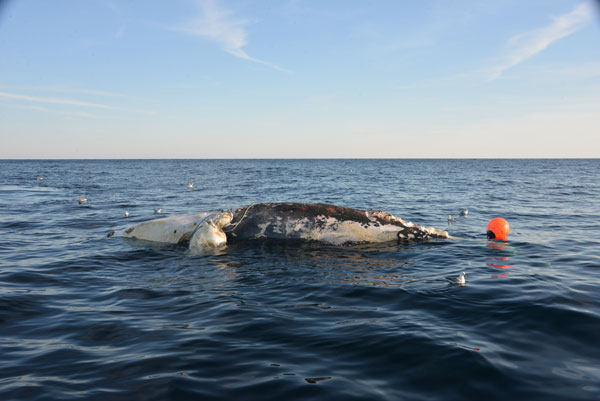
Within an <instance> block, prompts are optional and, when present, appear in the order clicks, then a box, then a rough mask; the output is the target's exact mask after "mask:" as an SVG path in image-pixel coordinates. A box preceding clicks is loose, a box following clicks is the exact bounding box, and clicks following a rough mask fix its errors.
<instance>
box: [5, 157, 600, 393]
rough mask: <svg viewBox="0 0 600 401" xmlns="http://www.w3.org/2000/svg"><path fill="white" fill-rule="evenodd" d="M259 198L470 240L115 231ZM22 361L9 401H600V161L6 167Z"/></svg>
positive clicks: (17, 353) (10, 356)
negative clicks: (179, 239) (497, 223)
mask: <svg viewBox="0 0 600 401" xmlns="http://www.w3.org/2000/svg"><path fill="white" fill-rule="evenodd" d="M37 176H41V177H43V180H38V179H37ZM190 181H193V182H194V183H195V185H194V188H193V189H190V188H188V186H187V183H188V182H190ZM80 196H84V197H85V198H87V202H85V203H83V204H79V203H78V198H79V197H80ZM259 202H315V203H329V204H335V205H340V206H346V207H353V208H359V209H371V208H373V209H379V210H384V211H388V212H390V213H392V214H393V215H395V216H397V217H402V218H403V219H406V220H409V221H411V222H413V223H418V224H422V225H426V226H434V227H436V228H441V229H445V230H447V231H448V232H449V233H450V234H451V235H452V236H453V237H454V238H453V239H448V240H436V241H431V242H422V243H401V244H398V243H386V244H378V245H355V246H342V247H336V246H332V245H327V244H318V243H306V242H304V243H303V242H294V241H289V242H286V241H273V242H269V241H247V242H243V243H236V244H230V245H228V246H227V247H226V248H224V249H221V250H219V251H216V252H214V253H211V254H208V255H204V256H194V255H192V254H190V252H189V251H188V250H187V249H186V248H185V247H182V246H177V245H165V244H156V243H150V242H143V241H135V240H129V239H124V238H107V234H108V233H109V232H110V231H111V230H115V229H122V228H125V227H128V226H131V225H134V224H136V223H139V222H143V221H146V220H150V219H154V218H157V217H159V215H157V214H155V213H154V209H157V208H162V215H160V216H173V215H177V214H186V213H192V212H200V211H206V210H214V209H228V208H233V207H238V206H242V205H249V204H252V203H259ZM465 208H467V209H468V210H469V214H468V216H466V217H464V216H459V213H458V211H459V210H460V209H465ZM125 211H128V212H129V217H125ZM448 215H452V216H453V217H455V218H456V221H451V222H449V221H448ZM494 217H503V218H505V219H506V220H507V221H508V222H509V223H510V227H511V232H510V234H509V236H508V240H507V241H488V240H487V238H486V226H487V223H488V221H489V220H491V219H492V218H494ZM462 271H464V272H466V274H467V280H466V285H464V286H458V285H455V284H453V283H450V282H449V281H448V280H447V279H446V278H447V277H457V276H458V275H459V274H460V272H462ZM0 355H1V357H0V399H1V400H28V401H30V400H307V399H310V400H328V401H329V400H344V401H347V400H429V401H431V400H482V399H486V400H599V399H600V160H599V159H591V160H590V159H586V160H567V159H559V160H542V159H534V160H527V159H518V160H508V159H507V160H504V159H502V160H477V159H464V160H454V159H451V160H430V159H427V160H416V159H407V160H404V159H399V160H380V159H374V160H365V159H356V160H354V159H336V160H321V159H318V160H305V159H300V160H2V161H0Z"/></svg>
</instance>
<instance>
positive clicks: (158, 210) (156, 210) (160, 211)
mask: <svg viewBox="0 0 600 401" xmlns="http://www.w3.org/2000/svg"><path fill="white" fill-rule="evenodd" d="M154 213H158V214H160V213H162V208H158V209H154Z"/></svg>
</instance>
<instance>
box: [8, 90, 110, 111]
mask: <svg viewBox="0 0 600 401" xmlns="http://www.w3.org/2000/svg"><path fill="white" fill-rule="evenodd" d="M0 97H3V98H8V99H14V100H25V101H28V102H36V103H46V104H64V105H70V106H80V107H92V108H97V109H107V110H117V108H116V107H111V106H107V105H105V104H99V103H89V102H83V101H80V100H73V99H64V98H56V97H35V96H27V95H20V94H17V93H7V92H0Z"/></svg>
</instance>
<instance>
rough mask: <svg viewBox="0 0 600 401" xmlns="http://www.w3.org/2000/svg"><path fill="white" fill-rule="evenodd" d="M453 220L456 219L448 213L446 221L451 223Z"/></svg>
mask: <svg viewBox="0 0 600 401" xmlns="http://www.w3.org/2000/svg"><path fill="white" fill-rule="evenodd" d="M453 221H456V219H455V218H454V217H452V216H451V215H448V223H452V222H453Z"/></svg>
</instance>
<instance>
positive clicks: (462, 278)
mask: <svg viewBox="0 0 600 401" xmlns="http://www.w3.org/2000/svg"><path fill="white" fill-rule="evenodd" d="M466 276H467V273H465V272H461V273H460V276H458V277H446V280H448V281H449V282H451V283H454V284H456V285H460V286H464V285H465V283H466V282H467V280H465V277H466Z"/></svg>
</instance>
